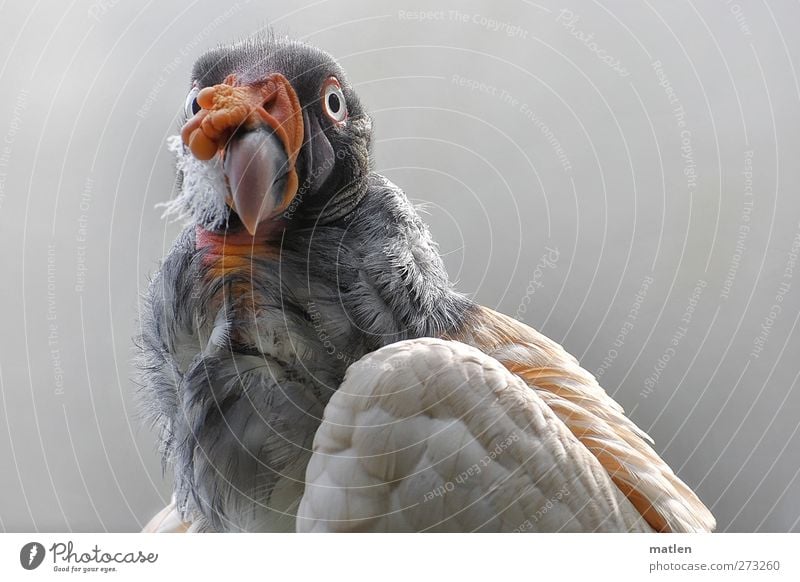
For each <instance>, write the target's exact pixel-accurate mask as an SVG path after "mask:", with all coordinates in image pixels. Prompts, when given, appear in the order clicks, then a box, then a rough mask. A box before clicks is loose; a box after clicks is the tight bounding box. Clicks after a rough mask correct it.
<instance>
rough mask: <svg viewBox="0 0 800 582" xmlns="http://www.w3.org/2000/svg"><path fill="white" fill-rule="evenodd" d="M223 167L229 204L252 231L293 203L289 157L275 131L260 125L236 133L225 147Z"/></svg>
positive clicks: (252, 232) (251, 232)
mask: <svg viewBox="0 0 800 582" xmlns="http://www.w3.org/2000/svg"><path fill="white" fill-rule="evenodd" d="M224 156H225V161H224V164H223V169H224V172H225V176H226V177H227V179H228V187H229V188H230V194H231V198H230V200H229V204H230V206H231V208H233V210H234V211H235V212H236V214H238V215H239V218H240V219H241V221H242V224H244V227H245V228H246V229H247V232H249V233H250V234H251V235H254V234H255V233H256V229H257V228H258V225H259V224H261V223H262V222H263V221H265V220H268V219H274V218H277V215H279V214H280V213H281V212H283V211H284V210H286V207H287V206H288V205H289V203H291V200H292V198H293V197H294V193H293V192H292V193H291V196H287V194H289V193H288V192H287V181H288V174H289V157H288V156H287V154H286V149H285V148H284V145H283V143H282V142H281V140H280V138H279V137H278V136H277V135H276V134H275V132H274V131H269V130H268V129H266V128H264V127H259V128H257V129H254V130H252V131H247V132H245V133H244V134H242V135H241V136H239V135H235V136H234V137H233V138H232V139H231V141H230V142H229V143H228V146H227V147H226V149H225V153H224Z"/></svg>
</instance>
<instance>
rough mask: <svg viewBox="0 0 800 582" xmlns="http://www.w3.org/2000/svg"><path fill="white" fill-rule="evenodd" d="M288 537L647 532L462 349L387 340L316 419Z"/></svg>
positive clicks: (545, 425)
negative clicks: (357, 533) (383, 533)
mask: <svg viewBox="0 0 800 582" xmlns="http://www.w3.org/2000/svg"><path fill="white" fill-rule="evenodd" d="M297 529H298V531H652V529H651V528H650V527H649V526H648V524H647V523H646V522H645V521H644V519H643V518H642V516H641V514H640V513H639V512H638V511H637V510H636V509H635V508H634V507H633V506H632V505H631V502H630V501H629V500H628V499H627V498H626V497H625V495H623V494H622V493H621V492H620V490H619V489H618V488H617V486H615V485H614V483H613V482H612V480H611V478H610V477H609V474H608V472H607V471H606V469H604V468H603V467H602V466H601V464H600V462H599V461H598V460H597V458H596V457H595V456H594V455H592V454H591V452H590V451H589V450H588V449H587V448H586V447H585V446H584V445H583V444H582V443H581V442H580V441H579V440H578V439H577V438H576V437H575V436H573V434H572V433H571V432H570V431H569V430H568V428H567V427H566V426H565V425H564V423H563V422H561V421H560V420H559V419H558V417H557V416H556V415H555V414H554V413H553V411H552V410H551V409H550V407H549V406H548V405H547V404H546V403H545V402H544V401H543V400H542V398H541V396H540V395H539V394H537V392H536V391H534V390H531V389H530V387H528V386H527V385H526V383H525V382H524V381H523V380H522V379H520V378H519V377H518V376H516V375H514V374H512V373H510V372H509V371H508V370H506V368H504V367H503V365H502V364H500V363H499V362H498V361H497V360H496V359H494V358H492V357H490V356H487V355H486V354H484V353H482V352H481V351H479V350H477V349H475V348H473V347H470V346H467V345H465V344H462V343H459V342H453V341H443V340H437V339H428V338H426V339H417V340H409V341H404V342H399V343H396V344H392V345H390V346H387V347H385V348H383V349H381V350H378V351H377V352H374V353H372V354H370V355H368V356H366V357H365V358H363V359H362V360H360V361H359V362H357V363H356V364H354V365H353V366H351V367H350V369H349V370H348V372H347V376H346V378H345V381H344V383H343V384H342V386H341V387H340V388H339V390H338V391H337V392H336V393H335V394H334V395H333V397H332V398H331V401H330V403H329V404H328V406H327V407H326V409H325V416H324V420H323V423H322V425H321V427H320V428H319V430H318V431H317V434H316V437H315V440H314V446H313V455H312V457H311V460H310V462H309V465H308V469H307V473H306V489H305V493H304V495H303V499H302V501H301V503H300V508H299V513H298V518H297Z"/></svg>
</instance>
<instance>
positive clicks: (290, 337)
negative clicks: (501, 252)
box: [138, 38, 471, 531]
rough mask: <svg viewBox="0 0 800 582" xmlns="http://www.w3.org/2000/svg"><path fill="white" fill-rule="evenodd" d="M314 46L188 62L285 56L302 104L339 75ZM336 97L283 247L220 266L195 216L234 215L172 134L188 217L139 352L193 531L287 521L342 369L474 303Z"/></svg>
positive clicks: (235, 52) (207, 168) (432, 330)
mask: <svg viewBox="0 0 800 582" xmlns="http://www.w3.org/2000/svg"><path fill="white" fill-rule="evenodd" d="M226 50H227V52H226ZM274 54H279V55H280V58H279V59H277V61H276V59H272V58H271V57H270V55H274ZM321 55H324V53H321V51H318V50H317V49H311V48H307V47H304V45H300V44H298V43H294V42H288V41H287V42H286V43H285V44H281V42H280V41H278V40H276V39H274V38H270V39H266V40H264V41H263V42H261V43H258V42H251V43H248V44H245V45H237V47H235V48H233V49H218V50H217V51H215V52H213V53H212V54H211V56H207V57H204V58H203V59H201V61H200V62H199V63H198V65H197V66H196V69H195V82H197V79H198V78H204V76H205V77H208V78H209V79H210V81H207V82H206V81H204V82H205V83H206V84H211V83H214V82H219V81H221V79H222V78H224V76H225V75H226V74H228V73H229V72H231V71H235V70H242V67H251V69H252V67H253V66H256V67H257V69H258V71H261V72H262V73H263V72H264V71H266V70H267V69H271V68H274V67H278V70H281V69H280V67H284V69H283V70H286V67H290V68H291V70H292V71H293V72H294V73H295V75H294V77H295V79H303V80H302V81H300V82H299V83H300V90H298V94H299V95H300V96H301V102H303V101H302V99H303V97H302V95H303V94H304V93H303V91H304V90H305V91H306V92H307V93H312V92H313V91H312V89H313V88H314V84H315V83H317V82H318V77H320V76H322V78H324V76H325V75H327V74H328V72H329V71H331V70H335V71H337V74H341V73H340V69H339V67H338V65H336V64H335V62H334V61H333V60H332V59H331V58H330V57H327V55H325V56H324V57H323V56H321ZM264 61H267V62H268V63H270V65H269V67H267V68H264V66H263V65H262V63H263V62H264ZM278 61H279V62H278ZM276 62H278V64H276ZM254 63H255V65H254ZM309 67H311V68H312V69H313V70H317V71H321V72H319V74H311V73H308V68H309ZM251 69H248V70H251ZM298 71H301V72H298ZM287 76H289V75H287ZM289 78H292V77H291V76H289ZM295 82H298V81H295ZM305 85H309V86H310V88H309V87H305V89H304V86H305ZM346 95H347V96H348V97H347V99H348V105H350V104H351V102H352V109H351V110H350V113H351V121H350V122H349V124H350V125H349V129H347V130H345V131H346V133H338V134H335V133H333V130H331V129H327V128H323V129H324V131H326V135H327V136H328V138H329V139H330V142H331V145H332V146H333V148H334V150H335V151H336V152H337V154H338V155H337V158H336V160H337V162H336V167H335V168H334V171H333V173H332V175H331V177H330V178H328V179H326V181H325V183H324V184H323V185H322V186H321V187H319V188H318V189H316V190H312V189H311V188H310V187H309V188H308V189H307V191H305V192H301V194H303V195H302V196H300V195H299V199H300V200H299V202H298V204H297V205H296V208H293V209H292V215H291V216H290V217H289V218H290V219H289V220H288V222H287V227H286V230H285V231H284V233H283V238H282V241H281V242H280V244H279V245H278V246H279V249H280V250H279V256H278V257H274V258H270V257H268V256H266V255H264V256H261V255H258V254H256V255H254V256H253V260H252V264H251V266H250V268H249V269H247V270H245V271H242V272H237V273H232V274H229V275H226V276H225V277H224V278H223V277H215V276H213V275H212V274H210V273H209V266H208V265H209V262H208V260H206V258H205V255H206V254H207V253H208V252H209V250H208V249H206V248H200V249H198V248H197V246H196V229H197V227H198V226H200V227H202V228H206V229H208V230H212V231H215V232H225V230H226V229H229V231H231V230H234V229H237V228H240V225H238V224H237V221H236V217H235V215H233V214H232V213H231V212H230V211H229V210H228V209H227V207H225V206H224V205H220V204H219V201H220V200H224V197H225V195H226V194H227V192H226V191H225V189H224V188H223V186H221V184H224V180H223V181H222V182H220V176H219V172H220V171H221V170H220V169H219V167H214V163H213V162H210V163H205V162H198V161H196V160H190V159H188V158H187V157H186V156H187V155H188V154H187V153H186V152H185V150H183V149H182V148H181V147H178V148H177V149H178V153H179V158H180V161H179V168H180V170H181V171H182V172H183V174H184V176H183V191H182V193H181V195H180V197H179V198H178V199H177V202H176V203H175V204H174V205H173V206H172V207H171V208H172V210H174V211H176V212H178V213H179V214H182V215H183V216H184V217H185V218H187V219H188V221H189V223H188V224H187V227H186V229H185V230H184V231H183V233H182V234H181V235H180V237H179V238H178V240H177V241H176V242H175V244H174V246H173V247H172V249H171V251H170V252H169V254H168V255H167V257H166V258H165V259H164V260H163V262H162V264H161V266H160V269H159V271H158V272H157V274H156V275H155V276H154V278H153V280H152V282H151V284H150V287H149V289H148V291H147V293H146V296H145V299H144V302H143V310H142V314H141V335H140V337H139V338H138V343H139V346H140V348H141V350H140V357H139V365H140V369H141V371H142V379H141V384H142V386H143V389H142V401H143V403H144V409H145V411H146V412H147V414H148V417H149V418H150V419H151V420H152V422H153V423H154V424H155V425H156V426H157V427H158V429H159V431H160V437H161V453H162V455H163V458H164V461H165V463H166V464H167V465H169V466H172V467H173V468H174V479H175V493H176V499H177V503H178V507H179V509H180V511H181V512H182V514H183V516H184V518H185V519H187V520H189V521H192V522H193V523H194V524H195V525H194V527H195V529H198V530H214V531H242V530H245V531H260V530H265V529H281V528H283V529H293V519H292V512H293V509H294V507H295V506H293V505H292V502H297V501H299V499H298V498H297V497H298V494H297V490H298V489H297V487H292V484H293V482H294V483H300V485H302V479H303V476H304V470H305V465H306V463H307V460H308V456H309V451H310V448H311V443H312V440H313V438H314V433H315V432H316V429H317V427H318V426H319V423H320V419H321V416H322V411H323V409H324V407H325V405H326V403H327V402H328V399H329V398H330V395H331V394H332V392H333V391H334V390H336V389H337V388H338V386H339V385H340V383H341V381H342V379H343V377H344V373H345V370H346V369H347V367H348V366H349V365H350V364H351V363H352V362H354V361H356V360H358V359H359V358H361V357H362V356H364V355H365V354H367V353H369V352H371V351H374V350H376V349H378V348H380V347H382V346H384V345H387V344H389V343H392V342H396V341H399V340H402V339H407V338H416V337H424V336H429V337H436V336H440V335H442V334H443V333H447V332H449V331H453V330H455V329H456V328H458V327H459V326H461V325H462V323H463V320H464V318H465V317H466V313H467V311H468V309H469V308H470V306H471V303H470V301H469V300H467V299H466V298H465V297H463V296H462V295H459V294H458V293H456V292H454V291H453V290H452V289H451V286H450V283H449V281H448V278H447V274H446V272H445V270H444V266H443V264H442V261H441V258H440V256H439V253H438V251H437V248H436V245H435V244H434V242H433V241H432V239H431V237H430V234H429V232H428V229H427V227H426V226H425V224H424V223H423V222H422V221H421V219H420V218H419V216H418V214H417V212H416V210H415V209H414V208H413V206H412V205H411V204H410V203H409V201H408V199H407V198H406V196H405V195H404V194H403V192H402V191H401V190H400V189H399V188H398V187H397V186H395V185H394V184H392V183H391V182H389V181H388V180H386V179H385V178H383V177H382V176H380V175H377V174H375V173H370V172H369V170H368V165H367V164H368V160H369V156H368V144H369V133H370V126H369V118H368V117H367V116H366V114H365V113H364V112H363V111H361V109H360V105H358V103H357V98H356V97H355V95H354V94H353V93H352V89H350V88H349V86H348V87H347V89H346ZM351 100H352V101H351ZM306 113H307V114H308V115H313V114H314V112H313V108H311V107H310V108H309V109H308V110H307V111H306ZM340 152H344V153H340ZM305 171H306V172H309V171H310V170H309V168H305ZM312 182H313V180H310V181H308V180H307V183H309V184H310V183H312ZM198 200H203V201H204V202H203V204H197V201H198ZM243 288H246V289H247V292H244V293H243V292H242V291H241V290H242V289H243ZM254 297H255V298H257V303H258V304H259V305H260V308H259V309H258V310H256V311H255V313H254V312H253V310H252V308H251V307H252V304H253V298H254ZM293 480H294V481H293ZM280 491H288V492H289V493H288V494H284V493H280ZM299 491H302V487H300V489H299ZM287 495H288V502H287V499H284V497H287ZM279 497H280V498H281V499H280V500H279V499H278V498H279ZM284 512H285V513H286V515H283V513H284Z"/></svg>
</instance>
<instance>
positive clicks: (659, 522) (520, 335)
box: [450, 306, 716, 532]
mask: <svg viewBox="0 0 800 582" xmlns="http://www.w3.org/2000/svg"><path fill="white" fill-rule="evenodd" d="M450 339H454V340H458V341H462V342H465V343H467V344H470V345H473V346H475V347H477V348H479V349H480V350H481V351H483V352H485V353H486V354H488V355H490V356H492V357H493V358H496V359H497V360H498V361H500V362H501V363H502V364H503V365H504V366H506V368H508V369H509V370H510V371H511V372H513V373H514V374H516V375H517V376H519V377H520V378H522V379H523V380H524V381H525V382H526V383H527V385H528V386H530V387H531V388H533V389H534V391H535V392H536V394H537V395H538V397H539V398H540V399H541V401H542V402H543V403H545V404H546V405H547V407H548V408H549V409H550V410H552V412H553V413H554V414H555V415H556V417H558V419H559V420H560V421H561V423H563V425H564V426H566V427H567V428H568V430H569V431H570V432H571V433H572V435H573V436H574V437H575V438H576V439H578V440H579V441H580V442H581V443H583V445H584V446H585V447H586V449H587V450H589V451H591V453H592V454H593V455H594V456H595V457H596V458H597V460H598V461H599V462H600V464H601V465H602V467H603V468H604V469H605V470H606V471H607V473H608V474H609V475H610V476H611V479H612V480H613V481H614V483H615V484H616V486H617V487H618V488H619V490H620V491H622V492H623V493H624V494H625V496H626V497H627V498H628V499H629V500H630V502H631V503H632V504H633V506H634V507H636V509H637V510H638V511H639V512H640V513H641V515H642V516H644V518H645V519H646V520H647V522H648V523H649V524H650V526H652V528H653V529H655V530H656V531H662V532H670V531H671V532H695V531H711V530H713V529H714V527H715V525H716V524H715V520H714V516H713V515H711V512H710V511H709V510H708V509H707V508H706V507H705V505H703V503H702V502H701V501H700V499H698V498H697V496H696V495H695V494H694V492H693V491H692V490H691V489H689V488H688V487H687V486H686V485H685V484H684V483H683V482H682V481H681V480H680V479H679V478H678V477H677V476H676V475H675V473H673V472H672V470H671V469H670V468H669V466H667V464H666V463H665V462H664V461H663V460H662V459H661V458H660V457H659V456H658V455H657V454H656V452H655V451H654V450H653V449H652V448H651V447H650V445H649V443H652V440H651V439H650V437H649V436H647V435H646V434H645V433H644V432H643V431H642V430H640V429H639V428H638V427H637V426H636V425H635V424H633V422H631V421H630V420H629V419H628V418H627V417H626V416H625V415H624V412H623V410H622V407H621V406H620V405H619V404H617V403H616V402H615V401H614V400H613V399H612V398H611V397H610V396H609V395H608V394H606V392H605V391H604V390H603V389H602V388H601V387H600V386H599V385H598V384H597V381H596V380H595V378H594V377H593V376H592V375H591V374H590V373H589V372H587V371H586V370H584V369H583V368H581V367H580V365H579V364H578V362H577V360H576V359H575V358H574V357H573V356H571V355H570V354H569V353H567V352H566V351H565V350H564V348H562V347H561V346H560V345H558V344H557V343H555V342H553V341H552V340H550V339H548V338H547V337H545V336H543V335H542V334H540V333H539V332H537V331H535V330H534V329H532V328H530V327H528V326H526V325H524V324H522V323H520V322H518V321H516V320H515V319H512V318H510V317H508V316H505V315H502V314H500V313H497V312H495V311H492V310H491V309H487V308H485V307H480V306H478V307H476V309H475V310H474V312H473V313H472V314H471V317H469V318H468V322H467V324H466V325H464V327H463V330H462V331H461V332H459V333H455V334H452V335H451V336H450Z"/></svg>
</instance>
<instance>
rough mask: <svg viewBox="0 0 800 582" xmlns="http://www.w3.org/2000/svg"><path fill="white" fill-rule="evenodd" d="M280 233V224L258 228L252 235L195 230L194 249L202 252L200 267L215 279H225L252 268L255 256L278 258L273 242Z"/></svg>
mask: <svg viewBox="0 0 800 582" xmlns="http://www.w3.org/2000/svg"><path fill="white" fill-rule="evenodd" d="M282 233H283V225H282V224H281V223H274V222H273V223H265V224H262V225H259V227H258V230H257V231H256V234H255V236H254V235H251V234H250V233H248V232H247V231H246V230H244V229H241V230H239V231H237V232H227V231H226V232H222V233H216V232H210V231H208V230H206V229H204V228H203V227H201V226H196V227H195V249H197V250H198V251H201V250H202V251H205V254H204V255H203V265H204V266H206V267H207V268H208V269H209V270H210V271H211V273H212V275H214V276H224V275H226V274H232V273H233V272H235V271H240V270H241V269H243V268H247V267H249V266H250V265H251V263H252V261H253V259H254V258H256V257H263V258H277V257H278V247H277V245H276V244H275V242H277V241H279V240H280V237H281V235H282Z"/></svg>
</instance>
